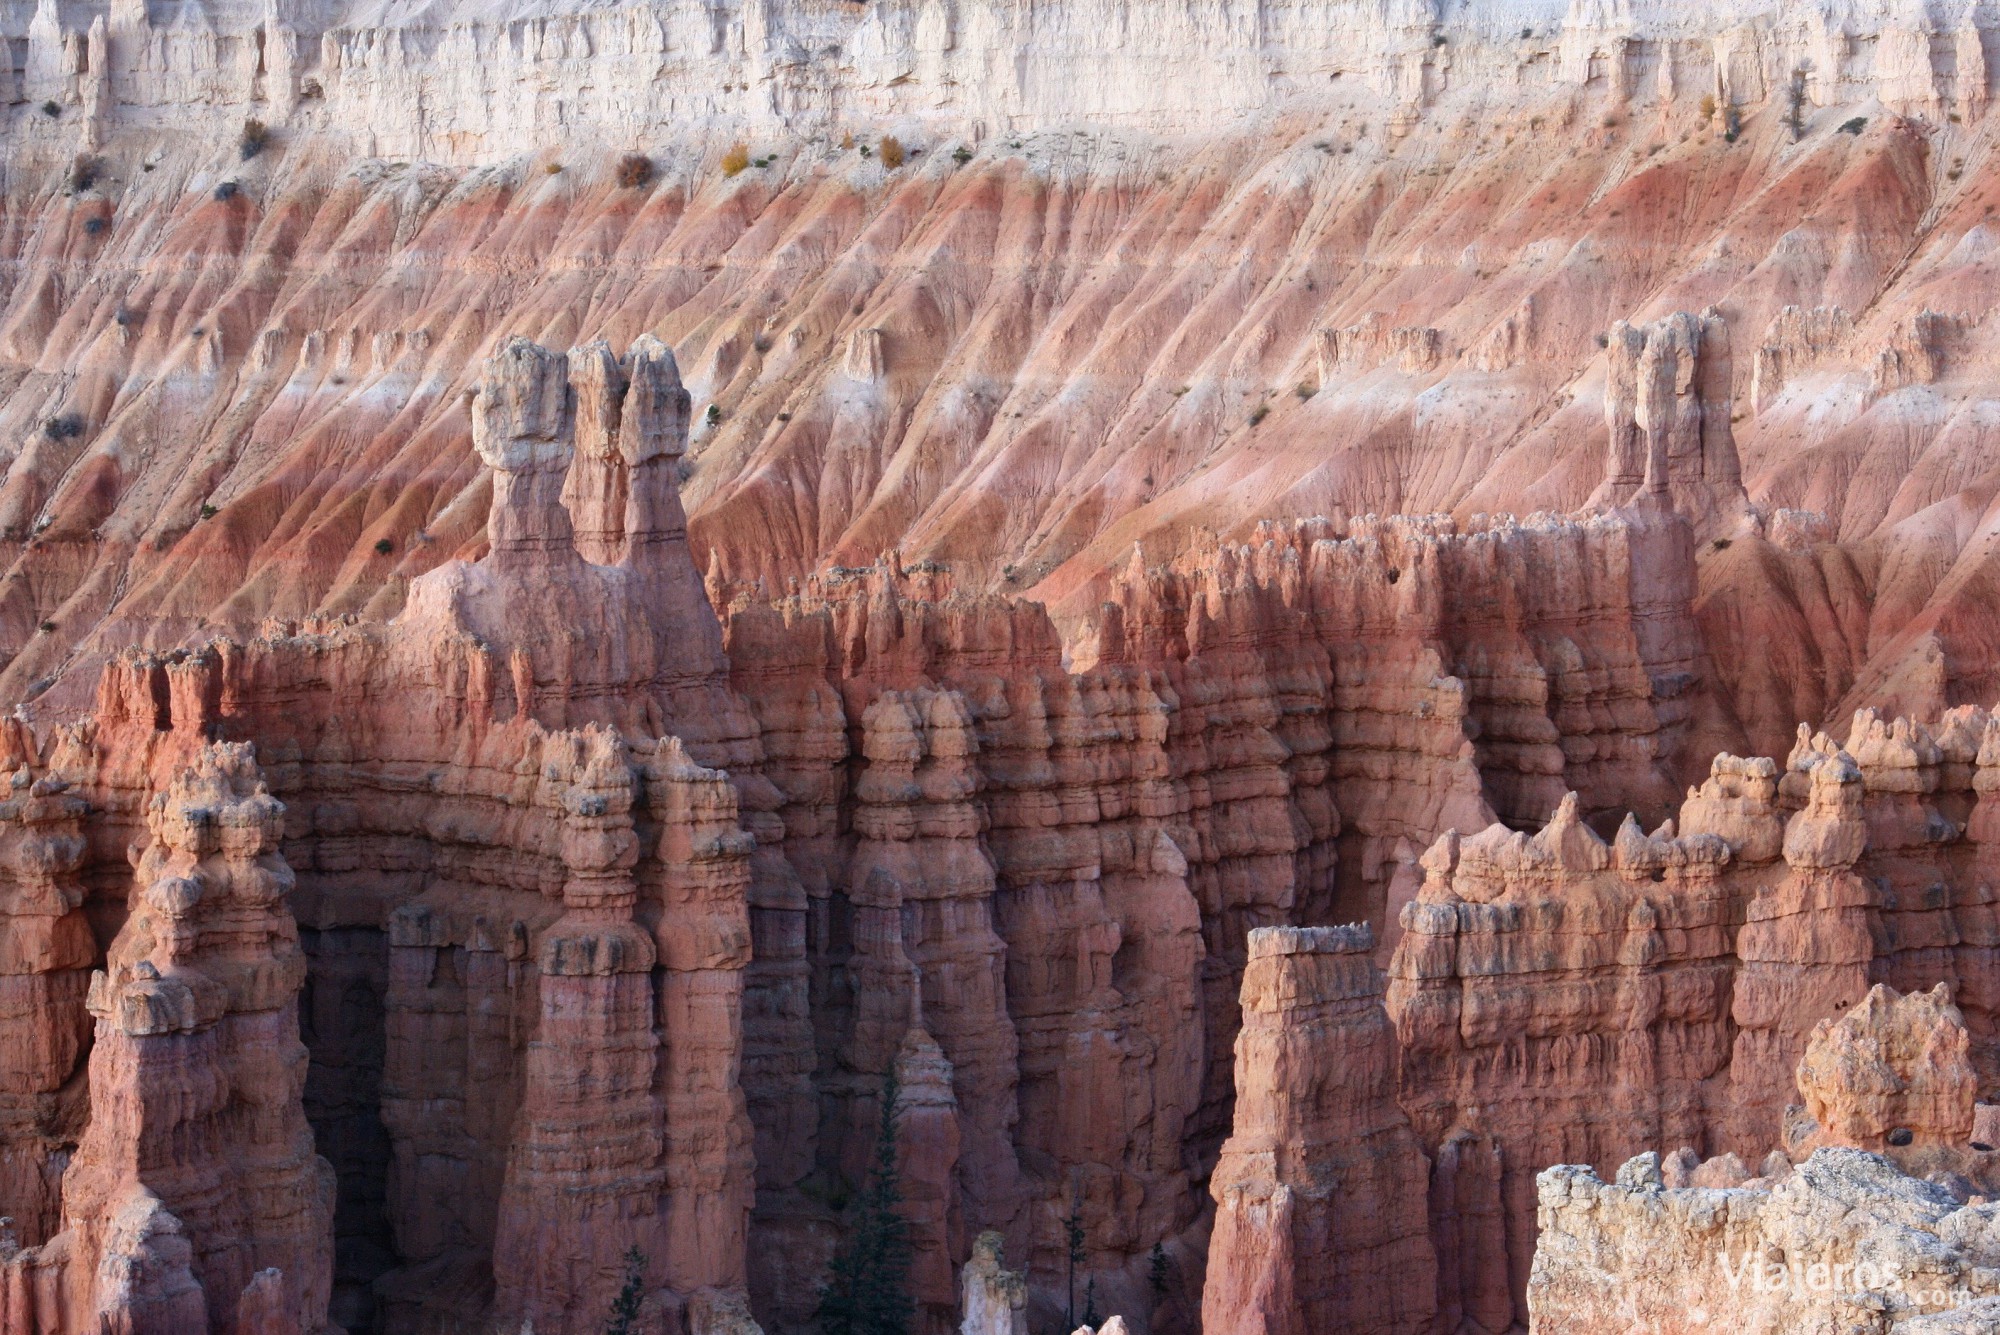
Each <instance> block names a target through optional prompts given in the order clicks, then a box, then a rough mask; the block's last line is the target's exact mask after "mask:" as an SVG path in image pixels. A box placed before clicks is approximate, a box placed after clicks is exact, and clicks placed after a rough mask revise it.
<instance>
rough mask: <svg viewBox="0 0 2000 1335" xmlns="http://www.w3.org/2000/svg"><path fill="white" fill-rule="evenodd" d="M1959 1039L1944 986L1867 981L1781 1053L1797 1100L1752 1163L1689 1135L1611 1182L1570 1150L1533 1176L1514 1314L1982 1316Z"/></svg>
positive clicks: (1985, 1279) (1753, 1327)
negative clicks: (1529, 1261) (1801, 1041)
mask: <svg viewBox="0 0 2000 1335" xmlns="http://www.w3.org/2000/svg"><path fill="white" fill-rule="evenodd" d="M1967 1042H1968V1035H1967V1033H1966V1028H1965V1024H1964V1020H1963V1018H1962V1016H1961V1015H1960V1013H1959V1012H1958V1010H1957V1009H1956V1008H1955V1007H1953V1006H1952V1004H1951V1002H1950V1001H1949V1000H1948V999H1946V997H1945V988H1944V987H1943V985H1940V986H1939V987H1938V989H1937V990H1936V991H1934V992H1930V993H1912V994H1910V995H1908V996H1899V995H1898V994H1897V993H1896V992H1895V990H1894V989H1892V988H1888V987H1885V986H1879V985H1878V986H1877V987H1875V988H1874V989H1872V990H1871V991H1870V992H1869V994H1868V996H1867V997H1866V998H1865V999H1864V1000H1863V1001H1862V1002H1861V1003H1860V1004H1859V1005H1857V1006H1855V1007H1853V1008H1852V1009H1850V1010H1848V1011H1847V1012H1846V1013H1845V1014H1843V1015H1841V1016H1840V1017H1839V1018H1838V1019H1837V1020H1835V1019H1828V1020H1825V1021H1822V1022H1821V1023H1820V1025H1819V1026H1818V1027H1817V1028H1816V1029H1815V1031H1814V1033H1813V1036H1812V1040H1811V1043H1810V1045H1809V1047H1808V1048H1807V1051H1806V1054H1805V1057H1804V1059H1803V1060H1802V1061H1801V1062H1800V1063H1799V1066H1798V1087H1799V1093H1800V1095H1801V1096H1802V1097H1803V1098H1804V1100H1805V1107H1804V1108H1794V1109H1791V1110H1790V1111H1789V1112H1788V1114H1787V1117H1786V1125H1785V1128H1784V1134H1785V1138H1786V1140H1787V1141H1788V1142H1790V1143H1789V1144H1788V1146H1787V1148H1786V1149H1785V1150H1783V1151H1778V1150H1774V1151H1772V1152H1771V1154H1769V1155H1768V1156H1766V1158H1765V1160H1764V1163H1763V1167H1762V1170H1761V1176H1759V1177H1756V1178H1751V1177H1750V1176H1749V1174H1748V1172H1747V1170H1745V1168H1744V1167H1743V1164H1742V1162H1741V1161H1740V1160H1739V1159H1738V1158H1737V1156H1735V1155H1734V1154H1725V1155H1721V1156H1718V1157H1717V1158H1714V1159H1711V1160H1709V1161H1708V1162H1707V1163H1702V1162H1700V1158H1699V1156H1698V1155H1696V1154H1695V1152H1694V1151H1693V1150H1691V1149H1682V1150H1679V1151H1676V1153H1675V1154H1674V1155H1672V1156H1670V1158H1669V1159H1668V1160H1667V1162H1666V1163H1665V1164H1662V1162H1661V1160H1660V1156H1659V1155H1658V1154H1657V1153H1651V1152H1648V1153H1646V1154H1642V1155H1638V1156H1635V1157H1633V1158H1632V1159H1630V1160H1628V1161H1627V1162H1626V1163H1625V1164H1624V1165H1623V1166H1622V1167H1620V1168H1619V1170H1618V1173H1617V1181H1616V1183H1615V1184H1607V1183H1605V1182H1604V1181H1603V1180H1602V1179H1601V1178H1599V1177H1598V1176H1597V1175H1596V1174H1595V1173H1594V1172H1592V1171H1591V1170H1590V1169H1588V1168H1585V1167H1581V1166H1578V1165H1573V1164H1564V1165H1558V1166H1556V1167H1554V1168H1551V1169H1549V1170H1548V1171H1546V1172H1544V1173H1543V1174H1541V1176H1540V1178H1539V1179H1538V1182H1537V1186H1538V1191H1539V1210H1540V1218H1539V1222H1540V1224H1541V1239H1540V1241H1539V1243H1538V1245H1537V1247H1536V1250H1535V1264H1534V1273H1533V1277H1532V1279H1531V1280H1530V1282H1529V1287H1528V1307H1529V1312H1530V1325H1529V1328H1530V1329H1531V1330H1548V1331H1556V1330H1562V1331H1582V1332H1593V1331H1612V1330H1618V1331H1625V1330H1633V1329H1644V1330H1649V1331H1660V1332H1681V1331H1697V1330H1712V1329H1715V1328H1716V1327H1717V1326H1721V1325H1726V1326H1728V1328H1730V1329H1732V1330H1746V1331H1772V1332H1776V1331H1790V1330H1802V1329H1815V1328H1820V1329H1824V1328H1829V1327H1841V1328H1847V1329H1865V1330H1879V1331H1885V1332H1901V1333H1903V1335H1917V1332H1922V1331H1943V1330H1983V1329H1987V1328H1989V1327H1991V1326H1992V1324H1993V1323H1994V1322H1995V1321H1996V1320H2000V1283H1996V1272H1995V1267H1994V1264H1993V1263H1994V1261H1995V1260H1996V1259H2000V1258H1996V1254H1995V1252H1994V1250H1993V1242H1992V1234H1991V1230H1992V1224H1993V1222H1994V1217H1995V1207H1994V1205H1993V1204H1992V1200H1991V1197H1992V1192H1993V1187H1994V1180H1995V1174H1996V1165H1994V1164H1993V1163H1991V1162H1990V1160H1991V1158H1992V1153H1991V1146H1988V1145H1984V1144H1970V1143H1968V1137H1969V1136H1970V1134H1971V1132H1972V1128H1973V1091H1974V1081H1973V1074H1972V1069H1971V1066H1970V1064H1969V1063H1968V1062H1967V1061H1966V1058H1965V1052H1966V1048H1967ZM1898 1131H1900V1134H1898ZM1870 1147H1872V1148H1873V1149H1875V1150H1879V1151H1882V1153H1871V1152H1868V1151H1869V1148H1870ZM1885 1154H1886V1155H1887V1156H1888V1157H1884V1155H1885ZM1794 1159H1797V1160H1799V1161H1800V1162H1799V1163H1798V1166H1797V1168H1796V1170H1795V1169H1794V1168H1793V1160H1794Z"/></svg>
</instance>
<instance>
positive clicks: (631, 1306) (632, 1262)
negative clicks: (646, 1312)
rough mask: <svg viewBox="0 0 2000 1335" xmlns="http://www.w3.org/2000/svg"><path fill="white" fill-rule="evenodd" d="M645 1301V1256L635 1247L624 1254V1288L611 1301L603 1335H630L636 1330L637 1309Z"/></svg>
mask: <svg viewBox="0 0 2000 1335" xmlns="http://www.w3.org/2000/svg"><path fill="white" fill-rule="evenodd" d="M645 1301H646V1254H645V1253H644V1252H642V1251H640V1250H639V1249H638V1248H637V1247H632V1248H629V1249H628V1250H627V1251H626V1253H625V1286H624V1287H623V1288H621V1289H619V1290H618V1296H617V1297H616V1298H613V1299H612V1300H611V1316H610V1318H609V1319H608V1320H607V1321H606V1322H605V1323H604V1335H632V1332H633V1331H635V1330H637V1329H638V1321H639V1307H640V1305H641V1304H642V1303H644V1302H645Z"/></svg>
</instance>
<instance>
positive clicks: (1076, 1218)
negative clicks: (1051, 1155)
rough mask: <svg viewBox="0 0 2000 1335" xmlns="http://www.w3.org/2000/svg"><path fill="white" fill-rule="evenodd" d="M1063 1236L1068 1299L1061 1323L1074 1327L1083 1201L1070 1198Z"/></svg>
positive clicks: (1081, 1242)
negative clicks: (1066, 1249) (1066, 1252)
mask: <svg viewBox="0 0 2000 1335" xmlns="http://www.w3.org/2000/svg"><path fill="white" fill-rule="evenodd" d="M1063 1236H1064V1239H1065V1241H1067V1242H1068V1243H1069V1299H1068V1301H1067V1302H1066V1303H1065V1304H1064V1306H1063V1324H1064V1325H1066V1326H1068V1327H1069V1328H1070V1329H1071V1330H1075V1329H1076V1267H1077V1263H1078V1262H1080V1261H1082V1260H1083V1202H1082V1201H1081V1200H1078V1199H1077V1198H1076V1197H1075V1196H1071V1198H1070V1206H1069V1218H1067V1219H1065V1220H1063Z"/></svg>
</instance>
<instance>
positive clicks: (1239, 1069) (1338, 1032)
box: [1202, 927, 1437, 1335]
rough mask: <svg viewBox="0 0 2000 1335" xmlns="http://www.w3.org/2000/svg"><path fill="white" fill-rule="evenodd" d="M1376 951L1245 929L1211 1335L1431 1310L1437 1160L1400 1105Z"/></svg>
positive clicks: (1211, 1259)
mask: <svg viewBox="0 0 2000 1335" xmlns="http://www.w3.org/2000/svg"><path fill="white" fill-rule="evenodd" d="M1374 946H1375V942H1374V939H1373V937H1372V936H1371V935H1370V933H1369V932H1368V930H1367V928H1366V927H1307V928H1294V927H1265V928H1259V929H1258V930H1257V931H1255V932H1253V933H1251V936H1250V953H1249V961H1248V964H1247V965H1246V967H1245V969H1244V974H1243V1028H1242V1031H1241V1032H1240V1033H1239V1034H1238V1035H1237V1038H1236V1116H1235V1123H1234V1127H1233V1130H1232V1131H1231V1134H1230V1138H1229V1140H1228V1141H1227V1142H1226V1143H1225V1144H1224V1145H1223V1147H1222V1157H1221V1159H1220V1160H1219V1161H1218V1163H1217V1164H1216V1169H1215V1173H1214V1175H1213V1176H1212V1177H1211V1178H1210V1184H1209V1189H1210V1191H1211V1192H1212V1193H1213V1194H1214V1196H1215V1202H1216V1215H1215V1231H1214V1234H1213V1235H1212V1237H1211V1240H1210V1242H1209V1252H1208V1276H1207V1282H1206V1284H1205V1286H1204V1288H1203V1291H1202V1329H1203V1330H1204V1331H1211V1332H1217V1333H1218V1335H1220V1333H1222V1332H1238V1331H1241V1332H1250V1333H1252V1335H1278V1333H1279V1332H1294V1331H1299V1332H1302V1331H1314V1330H1325V1329H1331V1328H1339V1329H1343V1330H1353V1331H1405V1330H1421V1329H1424V1328H1425V1327H1426V1326H1427V1324H1428V1323H1429V1321H1430V1319H1431V1317H1432V1316H1433V1314H1434V1309H1435V1303H1436V1296H1437V1295H1436V1287H1435V1282H1434V1281H1435V1276H1436V1272H1437V1261H1436V1257H1435V1254H1434V1252H1433V1250H1432V1246H1431V1239H1430V1219H1429V1212H1428V1210H1427V1209H1426V1205H1425V1200H1426V1189H1427V1184H1428V1180H1429V1176H1430V1164H1429V1162H1428V1161H1427V1160H1426V1159H1425V1158H1424V1155H1423V1152H1422V1151H1421V1150H1420V1149H1418V1147H1417V1140H1416V1136H1415V1134H1414V1133H1413V1132H1412V1131H1411V1129H1410V1124H1409V1119H1408V1118H1407V1117H1406V1116H1405V1115H1404V1114H1403V1110H1402V1109H1401V1108H1399V1107H1398V1106H1397V1105H1396V1042H1395V1031H1394V1030H1393V1029H1392V1027H1391V1026H1390V1024H1389V1017H1388V1014H1387V1012H1385V1011H1384V1010H1383V1008H1382V977H1381V972H1380V970H1378V969H1377V968H1376V967H1375V964H1374V962H1373V960H1372V959H1371V958H1370V956H1371V955H1372V954H1373V951H1374Z"/></svg>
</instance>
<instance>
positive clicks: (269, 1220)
mask: <svg viewBox="0 0 2000 1335" xmlns="http://www.w3.org/2000/svg"><path fill="white" fill-rule="evenodd" d="M283 818H284V807H283V805H282V804H280V803H279V802H278V801H276V800H275V799H274V798H273V797H272V796H271V794H270V792H269V790H268V789H267V788H266V787H265V784H264V781H263V777H262V775H261V774H260V773H259V772H258V770H257V766H256V763H255V761H254V760H253V759H252V757H251V749H250V748H249V747H248V746H246V745H242V744H237V745H219V746H214V747H210V748H207V749H205V750H203V751H202V752H201V753H200V754H199V755H197V756H196V757H195V759H194V762H193V763H192V764H191V765H190V766H189V767H187V768H185V769H183V770H181V771H179V772H178V773H177V774H175V776H174V778H173V780H172V782H171V784H170V785H169V786H168V787H166V788H165V789H164V790H163V791H160V792H157V793H156V794H155V795H154V796H153V797H152V799H151V801H150V802H149V803H148V805H147V812H146V824H147V829H148V831H149V833H150V835H151V840H152V842H151V844H150V846H149V847H147V848H146V849H145V851H144V853H143V854H140V855H138V856H137V857H136V861H135V871H136V884H135V893H134V896H133V902H132V904H131V916H130V917H129V918H127V920H126V922H125V926H124V927H123V929H122V930H121V931H120V932H119V934H118V936H117V938H116V940H114V941H113V942H112V944H111V948H110V952H109V957H108V959H107V961H106V965H105V968H104V969H103V970H100V971H98V972H95V973H93V975H92V977H91V986H90V996H89V1003H88V1004H89V1009H90V1013H91V1014H92V1016H94V1017H95V1019H96V1040H95V1043H94V1045H93V1047H92V1049H91V1054H90V1079H89V1085H90V1124H89V1127H88V1128H87V1129H86V1130H85V1132H84V1134H83V1137H82V1140H81V1142H80V1143H79V1144H78V1146H77V1149H76V1156H75V1159H74V1160H73V1162H72V1163H71V1164H70V1166H69V1168H68V1170H67V1171H66V1172H65V1173H64V1175H63V1197H62V1229H61V1231H60V1232H59V1233H57V1234H56V1235H55V1236H54V1237H53V1238H51V1239H50V1240H49V1241H48V1242H46V1243H45V1244H43V1245H42V1246H41V1247H40V1248H38V1249H35V1250H32V1251H28V1252H21V1253H17V1254H15V1255H13V1256H10V1257H9V1258H8V1260H7V1267H8V1281H9V1282H8V1285H7V1288H8V1293H9V1304H8V1310H7V1311H6V1312H5V1314H4V1315H5V1318H6V1321H5V1324H6V1327H7V1329H9V1330H19V1331H21V1332H23V1335H42V1333H43V1332H47V1333H48V1335H56V1333H57V1332H64V1333H67V1332H71V1331H79V1332H80V1331H86V1330H96V1329H98V1328H99V1326H100V1325H102V1326H103V1328H106V1329H119V1330H130V1331H133V1332H160V1335H165V1332H168V1331H201V1330H217V1331H227V1330H231V1329H237V1328H239V1327H238V1325H237V1314H238V1310H239V1303H240V1304H242V1305H243V1306H244V1307H245V1309H246V1310H267V1311H270V1312H272V1313H273V1314H274V1315H275V1316H276V1317H277V1319H278V1320H279V1321H280V1322H281V1323H283V1325H289V1326H290V1327H291V1328H292V1329H294V1330H300V1331H310V1332H317V1331H321V1330H324V1329H327V1325H328V1323H327V1311H328V1302H329V1299H330V1297H331V1290H332V1281H333V1273H332V1271H333V1266H332V1262H333V1257H332V1252H331V1248H330V1246H329V1245H328V1244H329V1243H330V1241H331V1237H332V1228H333V1224H332V1214H333V1196H334V1175H333V1170H332V1168H331V1166H330V1165H329V1164H328V1163H327V1162H326V1160H324V1159H322V1158H320V1157H319V1156H318V1155H316V1154H315V1153H314V1152H313V1136H312V1131H311V1128H310V1127H309V1126H308V1125H307V1123H306V1119H305V1114H304V1110H303V1106H302V1103H301V1101H300V1095H301V1093H302V1092H303V1089H304V1085H305V1080H306V1063H307V1055H306V1049H305V1047H304V1045H303V1044H302V1043H300V1041H299V1028H298V994H299V989H300V986H301V984H302V983H303V982H304V981H305V975H306V961H305V957H304V955H303V953H302V952H301V951H300V949H299V941H298V929H297V926H296V925H295V923H294V922H293V919H292V915H291V912H290V907H289V905H288V903H287V899H288V896H289V894H290V892H291V890H292V885H293V878H292V872H291V869H290V868H289V867H288V866H286V864H285V861H284V859H283V857H281V856H280V855H279V853H278V851H277V848H278V840H279V836H280V832H281V829H282V826H283Z"/></svg>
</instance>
